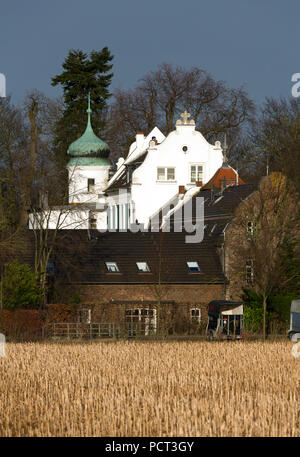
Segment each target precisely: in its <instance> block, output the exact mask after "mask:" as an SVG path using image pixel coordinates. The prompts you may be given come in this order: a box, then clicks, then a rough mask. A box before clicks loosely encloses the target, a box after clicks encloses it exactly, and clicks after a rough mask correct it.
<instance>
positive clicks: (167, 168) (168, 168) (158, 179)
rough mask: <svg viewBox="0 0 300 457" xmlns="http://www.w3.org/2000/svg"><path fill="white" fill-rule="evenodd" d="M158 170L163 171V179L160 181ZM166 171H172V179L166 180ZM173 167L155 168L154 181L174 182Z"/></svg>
mask: <svg viewBox="0 0 300 457" xmlns="http://www.w3.org/2000/svg"><path fill="white" fill-rule="evenodd" d="M158 170H164V179H160V177H159V173H158ZM168 170H174V178H173V179H168ZM175 173H176V171H175V167H157V170H156V180H157V182H175V181H176V174H175Z"/></svg>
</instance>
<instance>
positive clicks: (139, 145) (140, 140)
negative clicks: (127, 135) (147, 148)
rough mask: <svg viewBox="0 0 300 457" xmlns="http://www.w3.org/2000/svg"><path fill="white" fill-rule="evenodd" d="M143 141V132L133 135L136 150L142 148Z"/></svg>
mask: <svg viewBox="0 0 300 457" xmlns="http://www.w3.org/2000/svg"><path fill="white" fill-rule="evenodd" d="M144 140H145V136H144V134H143V132H137V134H136V135H135V141H136V147H137V148H138V149H140V148H142V146H143V144H144Z"/></svg>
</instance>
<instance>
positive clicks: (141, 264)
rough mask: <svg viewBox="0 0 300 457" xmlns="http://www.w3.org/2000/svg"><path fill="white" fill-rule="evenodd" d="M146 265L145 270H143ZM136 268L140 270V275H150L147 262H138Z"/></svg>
mask: <svg viewBox="0 0 300 457" xmlns="http://www.w3.org/2000/svg"><path fill="white" fill-rule="evenodd" d="M143 265H144V268H143ZM136 266H137V268H138V270H139V273H149V272H150V268H149V265H148V263H147V262H136Z"/></svg>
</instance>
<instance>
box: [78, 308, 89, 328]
mask: <svg viewBox="0 0 300 457" xmlns="http://www.w3.org/2000/svg"><path fill="white" fill-rule="evenodd" d="M77 321H78V322H79V323H81V324H90V323H91V321H92V310H91V309H89V308H80V309H79V310H78V312H77Z"/></svg>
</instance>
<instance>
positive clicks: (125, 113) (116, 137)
mask: <svg viewBox="0 0 300 457" xmlns="http://www.w3.org/2000/svg"><path fill="white" fill-rule="evenodd" d="M184 109H187V110H189V111H190V113H191V115H192V118H193V119H194V120H195V122H196V125H197V128H198V129H199V130H200V131H201V132H202V133H203V134H204V135H205V136H206V137H207V139H208V140H215V139H217V138H219V135H220V134H221V133H224V132H227V133H229V132H230V131H232V130H236V129H238V128H239V127H240V126H241V125H243V124H244V123H246V122H248V121H249V120H250V119H251V118H252V116H253V114H254V104H253V102H252V101H251V100H250V99H249V97H248V96H247V94H246V92H245V91H244V90H243V89H229V88H227V87H226V85H225V83H224V82H222V81H215V80H214V79H213V78H212V77H211V76H210V75H209V74H208V73H207V72H206V71H204V70H202V69H200V68H197V67H193V68H191V69H188V70H187V69H184V68H182V67H180V66H175V67H174V66H172V65H170V64H167V63H163V64H161V65H159V66H158V69H157V70H155V71H151V72H150V73H148V74H147V75H146V76H144V77H143V78H142V79H140V81H139V83H138V84H137V86H136V87H135V88H134V89H130V90H121V89H118V90H116V91H115V93H114V102H113V103H112V105H111V109H110V113H109V117H108V122H107V129H106V132H105V135H106V138H107V140H108V141H109V143H110V144H111V146H112V150H113V153H115V154H117V153H118V154H119V155H120V153H121V154H123V155H124V154H125V153H126V152H127V150H128V147H129V145H130V143H131V142H132V141H133V140H134V137H135V134H136V132H137V131H146V132H148V131H149V130H151V129H152V128H154V127H155V126H156V125H157V126H158V127H159V128H160V129H161V130H162V131H163V132H164V133H165V134H168V133H169V132H170V131H171V130H172V129H173V128H174V123H175V120H176V117H177V118H178V117H179V116H180V113H181V112H182V111H184Z"/></svg>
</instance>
